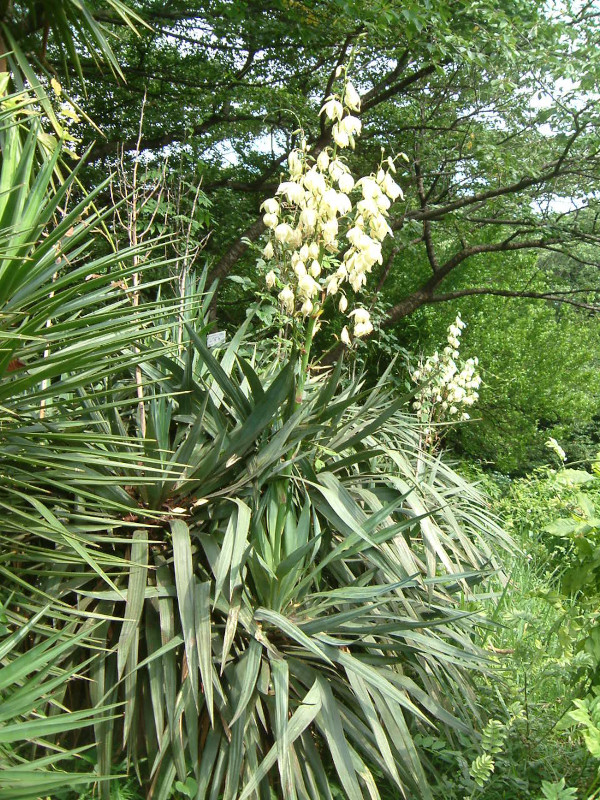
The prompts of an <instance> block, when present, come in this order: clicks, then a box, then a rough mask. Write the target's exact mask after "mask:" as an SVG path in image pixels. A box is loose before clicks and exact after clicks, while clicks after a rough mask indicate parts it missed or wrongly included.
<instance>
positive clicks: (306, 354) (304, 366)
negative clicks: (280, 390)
mask: <svg viewBox="0 0 600 800" xmlns="http://www.w3.org/2000/svg"><path fill="white" fill-rule="evenodd" d="M316 323H317V318H316V317H309V320H308V325H307V326H306V339H305V340H304V347H303V349H302V358H301V359H300V374H299V376H298V386H297V388H296V399H295V402H294V411H296V410H297V409H298V408H300V405H301V403H302V398H303V396H304V386H305V384H306V378H307V375H308V360H309V358H310V349H311V347H312V340H313V336H314V334H315V325H316Z"/></svg>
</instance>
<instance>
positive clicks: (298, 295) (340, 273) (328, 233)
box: [261, 81, 402, 344]
mask: <svg viewBox="0 0 600 800" xmlns="http://www.w3.org/2000/svg"><path fill="white" fill-rule="evenodd" d="M359 111H360V97H359V95H358V92H357V91H356V89H355V88H354V86H353V85H352V84H351V83H350V81H346V83H345V86H344V90H343V93H342V95H341V96H339V95H336V94H334V95H331V96H330V97H328V98H327V99H326V101H325V104H324V105H323V108H322V109H321V114H322V115H324V116H325V117H326V119H327V120H329V121H330V122H331V123H333V125H332V138H333V141H334V146H333V147H326V148H324V149H323V150H321V152H319V153H318V155H317V156H316V157H315V156H313V155H311V153H310V152H309V150H308V147H307V144H306V142H305V141H304V140H302V141H301V142H300V146H299V147H298V148H296V149H294V150H292V152H291V153H290V155H289V158H288V171H289V175H288V176H287V180H284V181H283V182H282V183H281V184H280V185H279V188H278V189H277V192H276V194H275V197H271V198H269V199H268V200H265V201H264V203H263V204H262V206H261V210H262V211H263V212H264V216H263V221H264V224H265V225H266V227H267V228H268V231H269V238H268V241H267V243H266V245H265V247H264V249H263V251H262V254H263V258H264V260H265V261H266V262H269V266H271V269H270V270H269V271H268V273H267V275H266V284H267V287H268V288H269V289H277V290H278V299H279V303H280V305H281V307H282V309H283V310H284V311H285V312H286V313H287V314H289V315H292V316H294V315H302V316H303V317H315V318H316V317H317V316H318V314H319V312H320V308H321V306H322V305H323V303H324V302H325V300H326V298H327V297H334V296H337V297H338V299H337V304H338V308H339V310H340V311H341V312H342V313H347V316H348V318H349V319H350V320H352V324H353V330H352V334H353V336H355V337H357V338H360V337H361V336H366V335H368V334H369V333H370V332H371V331H372V330H373V326H372V323H371V320H370V316H369V312H368V311H367V310H366V309H364V308H361V307H357V308H354V309H353V310H352V311H349V312H348V306H349V302H348V298H347V296H346V293H345V292H344V288H345V284H348V285H349V286H351V287H352V290H353V291H354V293H355V294H357V293H359V292H360V291H361V289H362V288H363V287H364V286H365V283H366V280H367V274H368V273H369V272H371V270H372V268H373V266H374V265H375V264H381V263H382V260H383V259H382V242H383V240H384V239H385V238H386V237H387V236H391V235H392V230H391V228H390V226H389V225H388V222H387V219H386V217H387V216H388V209H389V208H390V205H391V204H392V202H393V201H395V200H397V199H398V198H401V197H402V191H401V189H400V187H399V186H398V184H397V183H396V182H395V180H394V178H393V174H394V173H395V172H396V168H395V165H394V159H392V158H387V159H384V158H383V156H382V161H381V164H380V166H379V169H378V170H377V173H376V174H373V175H369V176H366V177H363V178H360V179H359V180H357V181H355V180H354V178H353V177H352V175H351V173H350V170H349V168H348V166H347V165H346V163H345V160H344V158H343V156H342V155H341V154H340V151H341V150H343V149H345V148H347V147H351V148H353V147H354V145H355V139H356V137H358V136H359V135H360V132H361V121H360V119H359V118H358V117H357V116H355V115H354V112H359ZM352 195H353V196H354V199H352V197H351V196H352ZM359 195H360V196H359ZM341 339H342V341H343V342H344V343H345V344H350V342H351V335H350V332H349V330H348V327H344V329H343V331H342V334H341Z"/></svg>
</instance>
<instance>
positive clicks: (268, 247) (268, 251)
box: [262, 242, 275, 261]
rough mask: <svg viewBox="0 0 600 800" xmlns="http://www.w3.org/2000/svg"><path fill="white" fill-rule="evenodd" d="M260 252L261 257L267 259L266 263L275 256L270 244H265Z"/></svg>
mask: <svg viewBox="0 0 600 800" xmlns="http://www.w3.org/2000/svg"><path fill="white" fill-rule="evenodd" d="M262 252H263V256H264V257H265V258H266V259H267V261H270V260H271V259H272V258H273V256H274V255H275V251H274V250H273V245H272V244H271V242H267V244H266V246H265V248H264V250H263V251H262Z"/></svg>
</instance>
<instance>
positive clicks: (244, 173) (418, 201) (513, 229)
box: [23, 0, 599, 325]
mask: <svg viewBox="0 0 600 800" xmlns="http://www.w3.org/2000/svg"><path fill="white" fill-rule="evenodd" d="M138 12H139V15H140V17H142V18H143V19H144V20H145V22H146V23H147V24H148V25H149V26H151V28H152V30H142V31H141V32H140V30H138V33H136V34H134V33H132V32H131V31H130V30H129V28H128V27H127V25H126V24H125V21H124V20H123V19H122V18H121V17H120V16H119V15H118V13H117V11H116V9H115V8H114V7H108V8H105V9H100V10H98V12H97V13H96V18H97V20H98V21H99V22H101V23H102V24H103V25H104V26H106V27H107V28H108V29H109V30H111V31H112V32H117V33H118V34H119V39H118V40H117V43H116V44H115V45H114V47H115V51H116V53H117V54H118V60H119V62H120V64H121V65H122V71H123V74H124V76H125V78H126V81H127V83H123V82H122V81H121V80H120V78H119V75H118V73H117V72H116V71H113V72H111V71H110V70H104V71H99V70H98V67H97V65H96V63H95V62H94V60H93V59H92V58H91V57H90V56H88V57H85V56H83V55H82V56H80V59H79V60H80V63H81V71H80V72H79V74H78V70H77V69H76V68H75V67H72V68H71V69H70V79H71V81H72V93H73V94H74V95H77V94H80V93H81V92H82V83H81V75H82V74H83V75H84V76H85V78H86V79H87V82H88V83H87V85H88V91H89V100H88V103H87V108H88V109H89V110H90V114H91V116H92V118H95V119H96V120H98V121H100V122H101V127H102V131H103V134H104V136H103V137H98V138H97V140H96V142H95V144H94V145H93V149H92V157H93V158H94V159H96V161H97V164H98V165H99V166H100V165H101V167H100V168H101V169H102V170H104V171H105V169H106V166H107V165H109V166H110V165H111V164H113V163H114V159H115V158H116V156H117V154H118V153H119V152H120V151H121V150H124V151H125V152H127V151H130V152H133V151H135V148H136V147H137V123H138V119H139V108H140V104H141V99H142V97H143V95H144V94H145V93H147V98H148V100H147V105H146V111H145V129H144V136H143V139H142V147H143V148H146V150H148V151H150V153H151V154H153V155H155V156H156V155H158V154H160V153H163V154H164V153H165V152H168V153H170V154H171V155H172V154H173V153H178V154H179V153H181V152H184V153H186V155H187V156H188V157H189V158H190V161H192V162H200V164H201V165H202V172H203V189H204V191H206V192H207V194H208V195H209V196H210V197H211V198H212V199H213V200H214V202H215V218H221V219H226V217H227V215H226V214H222V213H220V212H221V210H223V209H225V208H226V209H229V210H231V209H235V211H236V213H235V215H232V214H230V215H229V221H225V222H223V223H222V224H221V227H220V228H219V229H218V230H217V231H215V234H214V235H213V237H212V240H211V244H210V248H209V252H210V253H211V254H212V255H213V257H214V268H213V275H214V277H218V278H224V277H225V276H227V275H229V274H230V273H232V271H239V270H240V269H243V265H244V263H245V262H244V257H245V254H246V252H247V247H248V240H250V241H252V240H256V239H258V238H259V237H260V235H261V233H262V231H263V226H262V222H261V220H260V216H259V214H258V207H259V205H260V203H261V202H262V200H263V199H264V198H265V197H266V196H268V194H269V192H272V191H273V190H274V186H275V185H276V179H277V177H278V174H279V172H280V169H281V166H282V164H283V162H284V160H285V158H286V155H287V152H289V150H290V149H291V148H292V146H293V145H294V143H295V141H296V138H297V134H296V131H297V128H298V125H299V120H302V122H303V125H304V126H305V130H306V133H307V136H308V139H309V141H310V143H311V145H312V147H313V150H314V152H318V151H319V149H320V148H322V147H323V146H324V145H325V144H326V143H328V142H329V140H330V133H331V132H330V128H329V126H328V125H327V124H325V123H323V122H322V120H319V117H318V110H319V108H320V106H321V104H322V102H323V99H324V98H325V97H326V96H327V95H328V94H329V92H330V91H331V86H332V81H333V76H334V72H335V69H336V67H337V66H338V65H339V64H341V63H343V62H346V61H347V60H348V58H350V57H351V54H353V55H352V58H353V65H352V74H353V77H354V78H355V82H356V83H357V85H358V86H359V88H360V91H361V93H362V120H363V124H364V126H365V134H364V136H363V141H368V142H369V144H370V147H368V148H365V150H364V151H363V152H362V153H361V156H360V159H362V160H368V161H370V162H371V163H376V162H377V160H378V158H379V150H380V147H381V146H382V144H384V143H385V145H386V146H388V145H389V146H390V147H391V148H392V149H395V148H397V149H401V150H404V151H405V152H406V154H407V156H408V159H409V164H408V166H407V169H406V173H405V175H404V176H403V186H404V189H405V194H406V200H404V201H400V202H398V203H396V204H395V205H394V207H393V208H392V227H393V228H394V230H395V231H396V243H395V244H394V245H392V246H390V247H389V248H388V250H387V251H386V254H385V259H384V263H383V264H382V265H381V268H380V270H379V275H378V289H379V290H380V291H383V292H384V293H385V295H386V296H387V297H389V298H391V299H392V301H393V302H392V306H391V308H390V309H389V313H388V315H387V319H386V323H385V324H387V325H394V324H396V323H397V322H398V321H399V320H401V319H403V318H404V317H406V316H408V315H410V314H412V313H413V312H414V311H415V310H416V309H417V308H419V307H422V306H423V305H430V304H436V303H440V302H445V301H447V300H451V299H456V298H457V297H463V296H471V295H480V294H491V295H499V296H518V297H529V298H533V299H542V300H548V299H549V300H553V301H554V300H556V301H559V302H562V303H566V304H571V305H574V306H576V307H583V308H588V309H589V308H594V309H595V308H596V286H595V283H594V282H593V281H592V283H591V284H590V285H589V286H584V287H582V286H578V287H577V288H572V287H569V288H567V289H565V288H561V289H560V294H557V293H556V292H555V291H554V290H553V289H554V287H553V286H552V285H550V286H548V287H547V288H546V289H545V290H544V291H533V290H531V289H528V288H527V282H528V278H529V275H528V274H523V273H520V272H519V271H518V270H515V271H512V270H511V271H509V270H505V271H503V274H499V275H496V276H494V278H493V279H492V280H488V278H489V276H488V275H486V276H485V277H486V280H484V281H482V280H481V279H480V278H479V277H478V272H479V271H478V270H477V269H474V270H469V274H470V276H471V278H470V280H469V283H468V284H464V283H463V282H461V280H460V279H461V276H462V275H463V274H465V272H466V271H467V270H466V266H467V265H468V264H470V263H474V264H476V265H477V264H481V263H483V260H484V259H485V258H487V257H488V255H489V254H491V253H503V254H509V253H514V252H518V251H534V252H548V251H550V252H561V253H567V254H570V253H572V252H573V248H574V246H575V245H577V244H578V243H580V242H582V241H583V242H587V243H590V244H592V245H595V244H596V243H597V241H598V228H597V222H596V213H597V210H596V209H597V198H596V196H595V194H594V192H595V187H596V185H597V181H598V167H599V164H598V155H597V150H598V137H597V127H598V110H597V104H596V101H595V98H594V95H593V87H594V86H595V85H597V77H598V56H597V46H596V45H597V39H598V22H597V16H596V14H595V13H594V10H593V7H591V6H590V5H589V4H587V5H582V4H578V3H570V4H568V5H567V6H566V7H565V8H564V9H562V10H561V13H560V14H558V13H552V12H551V11H550V10H548V8H547V7H546V5H545V4H543V3H541V2H539V1H538V0H513V2H510V3H505V2H502V3H501V2H498V0H483V1H482V2H480V3H477V4H473V3H470V2H464V1H463V0H447V2H444V3H442V4H436V8H435V9H432V8H429V7H428V5H427V4H426V3H424V2H420V1H419V0H416V1H415V2H413V3H410V4H406V3H400V2H395V1H394V2H388V1H387V0H386V1H385V2H384V0H378V1H377V2H365V1H364V0H346V1H344V2H342V0H328V1H327V2H320V3H302V2H294V1H293V0H275V1H274V2H270V3H268V4H267V3H265V2H259V1H258V0H247V1H246V2H239V3H234V4H230V3H224V2H220V1H219V0H212V2H207V3H198V4H196V5H194V4H192V5H190V4H183V3H173V4H169V6H168V8H166V7H165V6H164V5H163V4H158V3H155V2H150V1H149V0H144V2H142V3H140V4H139V6H138ZM26 22H27V24H25V25H24V26H23V30H24V31H25V32H26V33H27V32H29V33H28V35H27V36H26V37H25V40H24V41H25V43H26V46H27V48H29V49H30V50H31V51H32V52H37V53H38V54H39V55H40V57H41V58H42V59H43V62H42V63H43V64H45V65H46V68H47V69H49V70H50V69H56V70H60V63H59V56H60V52H59V48H57V47H56V46H54V47H53V46H50V45H49V46H47V47H46V46H45V39H44V30H45V28H44V26H41V25H39V24H38V25H37V26H36V25H34V24H33V23H31V22H29V21H27V20H26ZM24 47H25V45H24ZM107 103H108V104H109V105H110V107H111V114H110V115H109V118H108V119H107V118H106V115H105V114H104V109H105V108H106V105H107ZM93 135H94V136H95V135H96V134H93V133H92V132H91V131H90V132H89V133H88V138H91V136H93ZM357 158H358V157H357ZM582 209H584V210H586V213H584V212H583V211H582ZM240 233H241V234H242V235H240ZM585 262H586V263H591V264H596V263H597V256H596V254H595V252H594V251H593V248H592V250H591V252H589V253H588V254H587V255H586V258H585ZM506 263H507V264H508V263H512V262H506ZM416 264H418V269H415V266H416ZM457 281H458V284H459V285H458V284H457V283H456V282H457ZM584 290H588V291H587V292H586V291H584Z"/></svg>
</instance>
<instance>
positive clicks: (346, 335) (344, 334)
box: [340, 325, 351, 347]
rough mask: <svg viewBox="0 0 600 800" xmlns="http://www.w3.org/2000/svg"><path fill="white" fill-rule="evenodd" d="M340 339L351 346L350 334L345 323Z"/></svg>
mask: <svg viewBox="0 0 600 800" xmlns="http://www.w3.org/2000/svg"><path fill="white" fill-rule="evenodd" d="M340 340H341V341H342V342H343V343H344V344H345V345H346V346H347V347H350V344H351V342H350V334H349V333H348V328H347V327H346V326H345V325H344V327H343V328H342V332H341V334H340Z"/></svg>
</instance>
